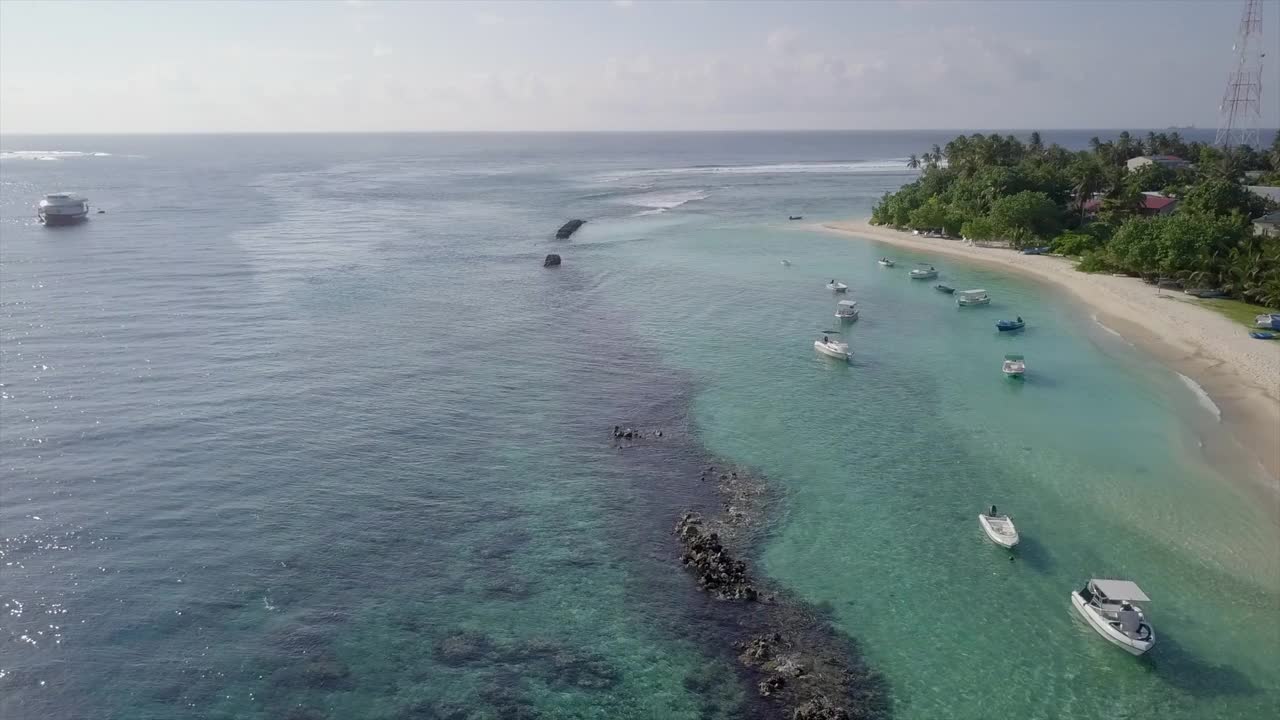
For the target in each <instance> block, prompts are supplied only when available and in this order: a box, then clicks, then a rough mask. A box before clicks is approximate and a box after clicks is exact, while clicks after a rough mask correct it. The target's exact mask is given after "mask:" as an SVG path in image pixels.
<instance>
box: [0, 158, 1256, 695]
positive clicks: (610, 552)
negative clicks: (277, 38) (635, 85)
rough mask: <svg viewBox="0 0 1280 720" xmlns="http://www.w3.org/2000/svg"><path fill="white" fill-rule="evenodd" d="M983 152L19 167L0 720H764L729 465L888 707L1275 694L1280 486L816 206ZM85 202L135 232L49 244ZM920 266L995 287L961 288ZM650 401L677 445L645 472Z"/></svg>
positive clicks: (864, 198)
mask: <svg viewBox="0 0 1280 720" xmlns="http://www.w3.org/2000/svg"><path fill="white" fill-rule="evenodd" d="M1090 134H1093V133H1083V134H1081V136H1080V137H1075V136H1064V137H1063V138H1060V139H1058V140H1059V141H1061V142H1065V143H1068V144H1070V143H1072V142H1079V143H1082V142H1083V141H1084V139H1085V138H1087V137H1088V136H1089V135H1090ZM944 139H945V138H943V137H941V136H939V137H937V138H933V137H929V136H925V135H911V134H882V135H872V134H796V135H786V134H779V135H762V136H751V135H747V136H735V135H727V136H719V135H657V136H635V135H619V136H608V135H605V136H376V137H345V138H325V137H310V138H287V137H286V138H281V137H276V138H255V137H241V138H204V139H191V138H71V139H47V138H42V139H40V140H39V146H44V147H48V148H49V149H65V150H77V149H78V150H83V151H86V152H90V153H91V152H94V151H100V152H102V153H109V154H105V155H100V156H94V155H92V154H90V155H87V156H83V157H80V156H58V157H60V158H62V159H60V160H53V161H39V160H34V159H29V156H22V155H18V156H15V155H3V154H0V183H2V184H0V262H2V263H3V265H2V266H0V302H2V303H3V314H2V316H0V319H2V323H3V324H2V325H0V382H3V385H4V387H3V388H2V389H3V392H4V394H3V396H2V397H0V416H2V417H0V420H2V421H3V422H0V447H2V449H3V453H2V454H3V457H4V462H3V468H0V493H2V498H3V501H4V502H3V503H2V504H0V538H3V541H2V543H0V553H3V557H2V558H0V560H2V561H3V567H0V598H2V600H0V602H3V604H4V608H5V613H4V615H3V616H2V617H0V640H3V643H2V644H0V687H3V690H4V692H3V693H0V715H2V716H4V717H6V718H9V717H14V718H79V717H86V716H94V717H116V718H168V717H175V716H187V717H209V718H231V717H262V718H268V717H270V718H276V717H287V716H292V717H294V718H308V717H311V718H316V717H328V718H364V717H368V718H410V717H414V718H421V717H472V718H499V717H501V718H511V717H553V718H561V717H563V718H629V717H640V718H649V717H652V718H669V717H672V718H702V717H726V718H727V717H743V716H752V715H755V714H757V713H762V712H766V711H767V706H764V707H762V706H759V705H756V704H753V703H750V702H749V701H748V700H749V698H750V697H751V695H752V689H751V688H749V687H747V686H746V685H745V684H744V683H743V682H742V681H741V679H740V678H739V677H738V676H737V675H736V674H735V671H734V665H733V658H732V655H731V653H730V652H727V651H726V649H725V647H726V643H727V642H729V641H732V640H733V639H735V637H736V633H739V632H740V629H739V628H738V626H737V625H736V624H735V621H734V618H733V615H732V612H731V611H730V610H727V609H726V608H725V607H724V606H722V605H720V604H717V603H714V602H709V601H707V600H706V599H705V598H704V597H702V596H701V595H699V594H698V593H697V592H696V591H695V590H694V589H693V587H692V583H691V582H690V581H689V579H688V578H687V577H686V576H685V575H684V574H683V573H681V572H680V571H679V570H678V568H677V567H676V565H675V564H674V563H673V557H674V555H675V547H674V543H673V542H672V540H671V537H670V534H669V531H670V527H671V524H672V522H673V521H674V519H675V517H676V516H677V515H678V513H679V512H680V511H681V510H683V509H685V508H688V507H702V508H714V507H715V506H716V504H717V499H716V498H715V497H714V495H713V494H712V493H711V492H710V490H709V489H708V488H706V487H703V486H701V485H700V484H699V483H698V482H696V477H697V468H698V467H700V466H702V465H703V464H705V462H707V461H708V459H709V458H717V459H718V460H717V461H720V460H728V461H732V462H737V463H741V464H743V465H747V466H750V467H754V468H756V469H758V470H759V471H760V472H761V473H762V474H763V475H764V476H765V477H766V478H767V480H768V482H769V483H770V484H771V486H773V487H774V488H776V489H777V490H778V491H779V493H778V495H779V497H778V501H777V503H776V504H775V505H774V506H773V507H772V515H771V518H770V524H769V526H768V528H767V530H768V533H767V535H766V536H765V540H764V542H763V544H762V546H761V547H760V548H759V554H760V556H759V559H758V563H759V567H760V571H761V572H763V573H767V574H768V575H769V576H770V577H771V578H772V579H773V580H774V581H776V582H777V583H779V584H780V585H782V586H784V587H786V588H789V589H791V590H794V591H795V592H796V593H797V594H798V595H799V596H801V597H803V598H804V599H806V600H808V601H810V602H812V603H815V604H818V605H821V606H823V607H824V608H826V609H827V610H828V611H829V614H830V617H831V618H832V619H833V623H834V628H835V629H836V630H837V631H842V632H845V633H847V634H849V635H850V636H852V637H853V638H855V639H856V640H857V642H858V644H859V647H860V648H861V651H862V652H864V653H865V654H866V657H867V659H868V660H869V661H870V662H871V664H872V665H873V666H874V667H876V668H877V669H879V670H880V671H881V672H882V673H883V674H884V675H885V678H886V680H887V682H888V684H889V688H890V692H891V696H892V700H893V710H894V716H895V717H898V718H971V717H985V716H988V715H991V714H993V713H995V714H1001V715H1005V716H1010V717H1027V718H1032V717H1043V718H1053V717H1062V716H1065V715H1067V714H1068V713H1070V714H1072V715H1079V714H1090V715H1095V714H1102V713H1106V714H1107V715H1109V716H1113V717H1129V718H1146V717H1170V718H1237V717H1246V718H1249V717H1266V716H1268V714H1269V712H1270V711H1271V710H1273V709H1274V708H1275V707H1276V705H1277V703H1278V702H1280V673H1277V671H1276V667H1280V631H1278V630H1277V623H1276V622H1275V620H1274V618H1275V617H1276V614H1277V612H1280V551H1278V550H1277V548H1278V547H1280V532H1278V531H1277V525H1276V517H1275V513H1274V509H1273V508H1268V507H1267V506H1266V504H1265V503H1260V502H1258V501H1257V496H1256V494H1254V493H1251V492H1249V491H1246V490H1243V489H1242V488H1244V487H1245V485H1246V483H1244V482H1242V480H1243V479H1242V478H1237V477H1224V476H1223V474H1224V473H1235V472H1238V470H1237V469H1228V468H1215V467H1210V466H1209V464H1208V461H1207V460H1206V459H1205V456H1204V455H1203V453H1202V452H1201V451H1200V449H1199V442H1200V440H1201V439H1202V438H1203V437H1204V436H1205V435H1206V434H1212V433H1215V432H1217V422H1216V419H1215V417H1214V416H1213V414H1212V413H1211V412H1210V411H1209V410H1207V409H1206V408H1205V407H1203V406H1202V405H1201V404H1200V403H1199V401H1198V400H1197V398H1196V397H1195V395H1194V394H1193V393H1192V392H1191V391H1190V390H1189V389H1188V388H1187V387H1186V386H1185V385H1183V383H1182V382H1181V381H1180V380H1179V379H1178V377H1177V376H1176V375H1175V374H1174V373H1172V372H1169V371H1166V370H1164V369H1162V368H1160V367H1158V366H1156V365H1154V364H1152V363H1151V362H1150V361H1149V360H1148V359H1146V358H1144V357H1143V356H1141V355H1140V354H1138V353H1137V352H1136V351H1135V350H1134V349H1133V348H1132V347H1130V346H1128V345H1127V344H1126V343H1125V342H1124V341H1123V339H1121V338H1117V337H1116V336H1114V335H1113V334H1111V333H1108V332H1107V331H1106V330H1105V329H1103V328H1102V327H1101V326H1099V325H1098V324H1097V323H1096V322H1095V321H1094V320H1093V319H1092V318H1091V317H1090V315H1089V314H1088V312H1087V311H1086V310H1084V309H1082V308H1079V307H1077V306H1075V305H1074V304H1072V303H1070V302H1069V301H1067V300H1066V299H1064V298H1062V297H1059V296H1058V295H1056V294H1055V293H1052V292H1050V291H1048V290H1046V289H1044V288H1042V287H1040V286H1037V285H1034V284H1031V283H1028V282H1025V281H1022V280H1018V279H1013V278H1009V277H1005V276H1002V275H1000V274H999V273H995V272H991V271H988V270H982V269H974V268H966V267H964V266H961V265H957V264H955V263H952V262H949V261H945V260H944V259H942V258H924V257H916V256H913V255H911V254H908V253H903V252H898V251H893V250H890V249H886V248H884V247H882V246H877V245H874V244H871V243H866V242H862V241H856V240H850V239H847V238H842V237H834V236H830V235H824V234H822V233H818V232H813V231H808V230H804V229H801V228H799V227H797V226H798V225H799V223H788V222H786V221H785V220H784V219H783V218H785V217H786V216H787V215H789V214H804V215H805V216H806V219H808V220H813V219H821V218H836V217H845V216H853V215H859V214H862V213H865V212H866V210H867V209H868V208H869V207H870V203H871V202H873V200H874V198H876V197H878V196H879V195H880V194H881V193H882V192H883V191H884V190H886V189H890V188H893V187H896V186H897V185H899V184H900V183H902V182H903V181H904V180H905V179H906V178H907V177H908V176H907V175H905V174H904V173H903V172H902V170H901V169H900V166H899V162H900V161H899V158H901V157H903V156H905V155H906V154H908V153H910V152H913V151H918V150H919V148H920V147H926V146H927V145H928V144H930V143H932V142H938V141H942V140H944ZM1050 139H1051V140H1052V139H1055V138H1050ZM34 142H36V141H25V140H23V139H17V140H15V139H12V138H8V137H6V138H5V139H4V148H3V150H5V151H10V152H12V151H14V150H24V149H35V148H36V147H38V146H37V145H33V144H32V143H34ZM15 143H17V144H15ZM49 143H53V145H50V144H49ZM63 187H68V188H71V189H77V190H81V191H83V192H85V193H86V194H87V195H89V197H90V198H91V199H92V200H93V201H94V202H95V203H96V204H98V205H100V206H102V207H104V208H106V209H107V210H108V214H106V215H103V216H94V217H93V218H92V219H91V221H90V222H89V223H88V224H86V225H84V226H81V227H78V228H72V229H70V230H68V231H63V232H58V231H51V230H46V229H44V228H40V227H38V226H34V225H33V224H32V223H31V212H30V206H31V204H32V203H33V202H34V199H33V198H35V197H38V194H39V193H40V192H42V191H46V190H51V189H56V188H63ZM573 215H579V216H582V217H587V218H589V219H590V222H589V223H588V224H587V225H586V226H585V227H584V228H583V230H582V231H581V232H580V233H579V234H578V235H577V236H575V238H574V240H573V241H572V242H569V243H556V242H554V241H552V240H551V239H550V237H549V236H550V234H551V232H552V231H553V230H554V228H555V227H557V226H558V225H559V224H560V222H562V221H563V220H564V219H565V218H566V217H569V216H573ZM551 251H556V252H560V253H562V254H563V255H564V257H565V265H564V266H563V267H561V268H559V269H558V270H543V269H542V268H541V267H540V260H541V257H542V255H543V254H544V253H546V252H551ZM885 253H892V254H893V255H894V256H895V257H897V258H898V259H899V261H900V263H899V267H898V268H897V269H895V270H883V269H881V268H879V267H878V266H877V265H876V264H875V262H874V260H875V258H876V257H879V256H880V255H883V254H885ZM783 258H787V259H789V260H790V261H791V262H792V265H791V266H790V267H783V266H782V265H781V264H780V262H779V261H780V260H781V259H783ZM918 260H926V261H930V262H933V263H934V264H935V265H936V266H937V267H938V268H939V269H940V270H941V272H942V278H941V281H943V282H947V283H949V284H952V285H955V286H958V287H973V286H981V287H985V288H987V289H988V290H990V291H991V293H992V295H993V297H994V298H995V301H994V303H993V304H992V306H991V307H989V308H975V309H968V310H959V309H957V308H956V307H955V305H954V303H953V302H952V301H951V299H950V298H948V297H946V296H943V295H941V294H939V293H937V292H935V291H934V290H932V288H931V286H932V285H933V284H934V283H933V282H912V281H910V280H908V279H907V278H906V266H907V265H909V264H910V263H912V262H915V261H918ZM833 276H834V277H839V278H840V279H841V280H843V281H845V282H847V283H849V284H850V286H851V296H852V297H854V298H855V299H857V300H858V301H859V303H860V304H861V306H862V312H863V316H862V319H861V320H860V321H859V322H858V323H856V324H854V325H851V326H848V337H849V339H850V342H851V345H852V346H853V349H854V351H855V353H856V356H855V359H854V362H853V363H851V364H849V365H848V366H843V365H839V364H836V363H833V362H830V361H827V360H825V359H823V358H821V357H819V356H816V355H815V354H814V352H813V349H812V345H811V344H812V340H813V338H814V336H815V334H816V333H818V332H820V331H822V330H823V329H826V328H831V327H835V326H834V325H833V323H835V322H836V320H835V319H834V318H833V317H832V316H831V315H832V312H833V310H834V304H835V299H836V298H834V297H833V296H832V295H831V294H830V293H828V292H827V291H825V289H824V287H823V286H824V284H825V283H826V281H827V280H828V279H830V278H831V277H833ZM1015 314H1020V315H1022V316H1023V317H1024V318H1026V319H1027V321H1028V323H1029V329H1028V330H1027V331H1026V332H1025V333H1023V334H1020V335H1018V336H1013V337H1004V336H1000V335H998V334H997V333H996V332H995V328H994V321H995V320H996V319H997V318H1001V317H1012V316H1013V315H1015ZM1005 352H1022V353H1024V354H1025V355H1026V357H1027V362H1028V365H1029V368H1030V370H1029V376H1028V378H1027V380H1026V382H1025V383H1020V384H1019V383H1011V382H1009V381H1006V380H1005V379H1004V378H1003V376H1002V375H1001V374H1000V371H999V362H1000V359H1001V357H1002V355H1003V354H1004V353H1005ZM620 422H621V423H635V424H640V425H645V426H650V427H653V426H660V427H665V428H667V429H668V431H669V433H670V435H671V436H672V438H673V440H672V442H670V443H668V444H665V445H663V446H662V447H658V448H654V449H651V450H647V451H644V452H620V451H618V450H616V449H614V448H613V447H611V444H610V443H609V438H608V432H607V431H608V428H610V427H612V425H613V424H616V423H620ZM990 503H997V504H999V505H1000V506H1001V508H1002V509H1004V510H1006V511H1008V512H1009V513H1011V514H1012V515H1013V516H1014V518H1015V519H1016V520H1017V522H1018V525H1019V528H1020V530H1021V531H1022V534H1023V537H1024V541H1023V544H1022V546H1021V547H1020V548H1019V550H1018V552H1017V554H1016V559H1014V560H1013V561H1010V560H1009V553H1007V552H1003V551H1000V550H998V549H997V548H995V547H993V546H991V545H990V544H988V543H987V542H986V541H985V539H984V538H983V536H982V535H981V533H980V531H979V529H978V526H977V522H976V517H975V516H976V514H977V513H978V512H979V511H980V510H981V509H982V508H983V507H984V506H986V505H988V504H990ZM1090 576H1120V577H1129V578H1131V579H1134V580H1136V581H1138V582H1139V583H1140V584H1141V585H1142V586H1143V587H1144V589H1146V590H1147V592H1148V593H1149V594H1150V595H1151V596H1152V597H1153V599H1154V601H1153V603H1151V605H1150V607H1149V608H1148V610H1149V612H1150V616H1151V619H1152V621H1153V622H1154V623H1155V624H1156V627H1157V631H1158V632H1159V634H1160V642H1159V645H1158V647H1157V649H1156V650H1155V651H1154V652H1153V653H1152V655H1151V656H1150V657H1149V658H1147V659H1143V660H1136V661H1135V660H1134V659H1132V658H1129V657H1128V656H1126V655H1124V654H1123V653H1121V652H1120V651H1118V650H1115V649H1114V648H1111V647H1110V646H1108V645H1106V643H1104V642H1103V641H1102V640H1101V639H1100V638H1098V637H1096V636H1095V635H1093V634H1092V632H1091V631H1089V630H1088V629H1087V628H1085V627H1084V626H1083V625H1082V624H1081V623H1080V622H1078V621H1077V620H1076V619H1075V618H1074V617H1073V616H1072V615H1071V612H1070V606H1069V602H1068V598H1067V594H1068V593H1069V592H1070V590H1071V589H1072V588H1074V587H1076V586H1078V585H1079V584H1080V583H1081V582H1083V580H1084V579H1086V578H1088V577H1090Z"/></svg>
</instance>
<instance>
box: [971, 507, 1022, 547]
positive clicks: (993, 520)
mask: <svg viewBox="0 0 1280 720" xmlns="http://www.w3.org/2000/svg"><path fill="white" fill-rule="evenodd" d="M978 524H979V525H981V526H982V531H983V532H985V533H986V534H987V537H989V538H991V542H993V543H995V544H997V545H999V546H1000V547H1005V548H1011V547H1013V546H1014V545H1017V544H1018V529H1017V528H1015V527H1014V526H1013V519H1012V518H1010V517H1009V516H1008V515H1000V514H997V512H996V506H995V505H992V506H991V512H989V513H978Z"/></svg>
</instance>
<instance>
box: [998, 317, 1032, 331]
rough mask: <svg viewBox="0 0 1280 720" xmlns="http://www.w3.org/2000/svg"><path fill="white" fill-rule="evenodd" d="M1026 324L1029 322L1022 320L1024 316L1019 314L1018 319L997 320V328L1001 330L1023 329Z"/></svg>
mask: <svg viewBox="0 0 1280 720" xmlns="http://www.w3.org/2000/svg"><path fill="white" fill-rule="evenodd" d="M1026 326H1027V324H1026V323H1025V322H1023V321H1022V316H1018V319H1017V320H997V321H996V329H997V330H999V331H1000V332H1013V331H1014V330H1021V329H1022V328H1024V327H1026Z"/></svg>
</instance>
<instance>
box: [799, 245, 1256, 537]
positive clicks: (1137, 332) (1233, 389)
mask: <svg viewBox="0 0 1280 720" xmlns="http://www.w3.org/2000/svg"><path fill="white" fill-rule="evenodd" d="M810 228H812V229H815V230H818V231H822V232H828V233H833V234H838V235H844V236H850V237H858V238H862V239H866V240H871V241H873V242H881V243H885V244H889V245H894V246H897V247H901V248H904V249H908V250H915V251H918V252H924V253H934V254H938V255H945V256H947V257H952V258H957V259H960V260H964V261H966V262H971V263H977V264H981V265H987V266H990V267H995V268H1000V269H1003V270H1008V271H1011V272H1014V273H1017V274H1019V275H1022V276H1024V277H1029V278H1032V279H1035V280H1039V281H1042V282H1047V283H1049V284H1051V285H1054V286H1056V287H1058V288H1059V289H1062V290H1065V291H1066V292H1067V293H1068V294H1069V295H1071V296H1072V297H1073V298H1075V299H1076V300H1077V301H1079V302H1080V303H1082V304H1083V305H1084V306H1085V307H1088V308H1089V309H1090V310H1092V311H1093V312H1094V313H1096V318H1097V319H1098V320H1099V321H1100V322H1103V323H1104V324H1105V325H1106V326H1108V327H1110V328H1113V329H1114V330H1115V331H1116V332H1119V333H1120V334H1121V335H1122V336H1123V338H1124V339H1125V340H1127V341H1129V342H1131V343H1132V344H1133V345H1134V346H1136V347H1137V348H1138V349H1139V350H1141V351H1143V352H1145V353H1147V354H1148V355H1150V356H1152V357H1153V358H1155V359H1156V360H1157V361H1158V362H1160V363H1161V364H1163V365H1165V366H1166V367H1168V368H1170V369H1172V370H1173V371H1175V372H1177V373H1179V374H1181V375H1184V376H1186V377H1188V378H1190V379H1192V380H1193V381H1195V382H1196V383H1198V384H1199V385H1200V386H1201V388H1203V390H1204V392H1205V393H1207V394H1208V396H1209V397H1210V399H1211V400H1212V401H1213V403H1214V404H1216V405H1217V406H1218V408H1220V410H1221V415H1220V421H1221V424H1222V426H1223V427H1224V429H1226V430H1227V432H1228V434H1229V435H1230V436H1231V437H1232V438H1233V439H1234V441H1235V443H1236V444H1238V445H1239V446H1240V448H1241V449H1243V450H1244V451H1245V452H1246V453H1248V454H1249V455H1251V456H1252V459H1253V460H1255V461H1256V465H1257V468H1256V469H1255V470H1254V472H1253V473H1252V475H1254V476H1255V477H1256V476H1258V475H1259V471H1261V474H1263V475H1265V478H1258V480H1261V482H1257V481H1255V482H1253V483H1251V484H1253V485H1255V486H1259V488H1260V489H1262V490H1265V491H1266V492H1265V499H1266V500H1268V501H1269V502H1271V503H1272V504H1273V505H1274V508H1273V509H1275V510H1276V511H1277V512H1278V513H1280V442H1277V441H1276V438H1277V436H1278V435H1280V346H1276V345H1272V344H1271V343H1267V342H1263V341H1260V340H1255V339H1253V338H1250V337H1249V336H1248V335H1247V334H1246V332H1245V329H1244V328H1243V327H1242V326H1240V325H1239V324H1237V323H1236V322H1234V321H1232V320H1230V319H1228V318H1226V317H1224V316H1222V315H1220V314H1218V313H1216V312H1214V311H1212V310H1210V309H1208V308H1205V307H1200V306H1197V305H1196V303H1195V302H1194V301H1193V300H1192V299H1191V298H1190V297H1189V296H1184V295H1183V294H1182V293H1181V292H1176V291H1175V292H1164V293H1159V294H1157V293H1156V292H1154V288H1152V287H1151V286H1150V285H1147V284H1146V283H1144V282H1142V281H1141V280H1139V279H1137V278H1129V277H1123V278H1122V277H1115V276H1112V275H1105V274H1089V273H1083V272H1079V271H1077V270H1076V269H1075V265H1074V263H1072V262H1071V261H1070V260H1067V259H1066V258H1061V257H1051V256H1048V255H1023V254H1021V253H1018V252H1015V251H1013V250H1008V249H1004V248H989V247H976V246H970V245H965V244H962V243H961V242H959V241H956V240H942V239H938V238H924V237H921V236H918V235H912V234H910V233H908V232H905V231H902V230H894V229H892V228H885V227H877V226H874V225H871V224H870V223H869V222H867V221H866V220H846V221H837V222H827V223H822V224H816V225H811V226H810ZM1232 450H1233V449H1232V448H1216V447H1206V448H1205V452H1206V453H1207V454H1209V455H1210V456H1211V460H1212V461H1213V462H1214V464H1216V463H1217V461H1218V460H1230V459H1232V458H1233V457H1235V456H1236V455H1238V453H1235V452H1232ZM1255 489H1257V488H1255Z"/></svg>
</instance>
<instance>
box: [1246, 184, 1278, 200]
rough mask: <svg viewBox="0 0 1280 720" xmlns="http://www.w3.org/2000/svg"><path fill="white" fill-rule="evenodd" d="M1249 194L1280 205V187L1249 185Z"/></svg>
mask: <svg viewBox="0 0 1280 720" xmlns="http://www.w3.org/2000/svg"><path fill="white" fill-rule="evenodd" d="M1246 187H1248V188H1249V192H1251V193H1253V194H1254V195H1257V196H1259V197H1264V198H1266V199H1268V200H1270V201H1271V202H1275V203H1280V187H1272V186H1270V185H1248V186H1246Z"/></svg>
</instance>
